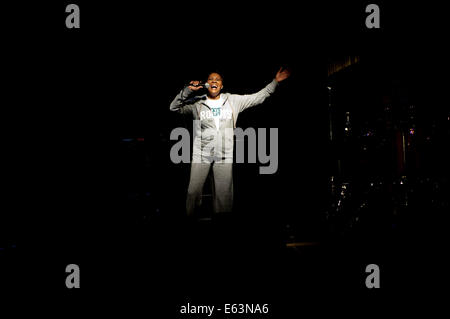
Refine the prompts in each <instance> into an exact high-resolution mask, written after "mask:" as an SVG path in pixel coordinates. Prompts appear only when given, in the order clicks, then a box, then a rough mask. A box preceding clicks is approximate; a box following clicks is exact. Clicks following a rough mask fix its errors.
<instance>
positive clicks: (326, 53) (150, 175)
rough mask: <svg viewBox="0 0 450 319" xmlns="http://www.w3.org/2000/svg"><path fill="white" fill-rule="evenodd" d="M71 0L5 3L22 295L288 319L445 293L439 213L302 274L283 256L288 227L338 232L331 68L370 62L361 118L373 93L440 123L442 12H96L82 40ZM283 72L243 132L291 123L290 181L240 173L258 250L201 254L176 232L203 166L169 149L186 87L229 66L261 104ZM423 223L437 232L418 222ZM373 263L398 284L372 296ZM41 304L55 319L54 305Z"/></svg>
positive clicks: (100, 5) (7, 142) (89, 12)
mask: <svg viewBox="0 0 450 319" xmlns="http://www.w3.org/2000/svg"><path fill="white" fill-rule="evenodd" d="M68 3H69V2H65V1H60V2H56V1H55V2H45V3H44V2H43V3H36V2H33V3H25V2H22V3H14V4H12V3H11V4H5V5H4V7H3V8H2V12H3V13H4V14H3V17H2V34H4V37H3V41H4V45H3V46H4V48H3V50H2V51H3V53H4V58H3V61H4V63H3V64H4V68H3V70H4V72H3V75H4V77H5V81H3V82H4V87H3V88H4V93H3V97H4V99H3V102H4V105H3V110H4V116H3V117H2V119H3V121H4V122H5V123H4V125H3V126H2V127H3V128H2V131H3V132H4V134H3V136H4V150H5V156H4V158H5V160H6V165H5V176H6V178H5V185H6V187H5V189H6V191H5V198H6V200H5V204H6V206H5V207H7V208H6V210H5V211H6V212H7V213H5V214H3V216H4V218H5V222H4V223H3V225H6V226H3V225H2V227H4V231H3V233H4V234H7V235H5V237H6V238H12V239H13V240H15V242H17V248H16V250H15V251H14V253H12V254H13V255H12V256H11V257H10V258H5V261H6V263H5V264H6V266H5V271H4V272H3V273H4V274H7V275H5V276H3V277H4V278H5V282H8V283H10V284H11V285H10V286H8V287H11V288H8V289H11V290H17V291H18V293H19V294H18V295H19V296H21V295H22V294H23V293H27V292H30V293H32V294H33V296H34V294H35V293H36V294H37V296H41V297H42V296H43V297H44V299H45V300H47V301H49V300H52V301H53V300H58V303H59V304H60V305H63V306H65V307H67V308H66V309H76V310H78V311H80V313H86V312H85V311H87V310H86V309H87V308H85V307H87V306H88V305H90V306H94V308H95V309H96V310H98V311H99V313H102V312H103V311H110V310H113V311H114V310H115V309H123V310H125V311H133V312H134V311H136V312H137V311H143V314H144V315H146V316H151V317H153V316H156V317H158V318H159V317H161V318H178V317H180V316H177V315H176V311H177V309H178V307H179V306H180V305H182V304H184V303H186V302H187V301H191V302H197V303H199V304H207V303H210V302H211V303H226V302H230V303H232V302H247V303H251V302H255V303H266V302H267V303H271V304H273V305H274V314H272V316H273V317H274V318H282V317H283V316H282V315H281V313H283V312H285V313H295V314H300V315H301V314H302V313H303V311H306V310H312V311H314V312H317V313H319V314H321V313H322V312H324V311H330V312H331V313H332V314H333V313H335V312H336V313H337V312H339V313H341V311H342V313H361V314H364V313H365V312H366V311H369V309H370V311H373V310H380V311H384V310H386V309H387V307H389V306H390V307H393V308H394V309H397V311H399V312H402V311H404V310H405V311H406V310H410V309H407V308H408V307H409V306H407V305H409V302H410V301H411V300H413V298H417V297H419V296H421V295H423V294H425V293H426V292H430V291H431V288H429V287H428V285H427V288H426V289H425V288H419V287H422V285H424V284H434V283H436V281H438V280H439V278H440V275H439V274H440V273H441V271H444V270H445V269H444V268H442V267H437V268H435V266H434V265H435V263H436V262H437V259H439V260H440V257H439V253H441V251H440V248H436V247H437V246H439V247H440V245H439V243H440V242H437V241H435V240H434V239H435V238H434V237H433V239H431V238H432V237H430V236H429V235H428V233H429V232H432V233H434V235H439V236H440V235H441V234H442V233H440V230H439V229H440V227H439V223H438V222H437V221H435V220H431V219H430V217H425V212H422V214H424V215H420V214H419V216H418V217H416V218H417V220H416V219H414V220H413V221H412V222H411V225H408V227H407V228H406V230H405V231H404V233H401V235H399V237H400V240H399V242H400V243H398V242H396V243H391V242H389V240H390V237H388V238H387V237H385V236H384V234H382V233H381V234H380V233H377V232H375V233H374V234H371V235H374V237H370V236H367V237H369V238H367V237H366V238H365V239H366V240H367V241H364V243H363V244H361V245H359V246H357V247H356V248H355V247H354V246H353V245H354V244H355V243H354V242H351V243H350V246H351V247H352V248H351V249H348V250H343V249H340V248H338V247H340V246H339V245H336V247H334V246H333V245H331V246H329V248H328V249H329V251H327V252H326V253H325V254H321V255H320V256H315V255H314V253H310V252H306V253H305V255H304V256H303V255H302V256H301V258H303V257H305V258H308V261H302V262H300V263H299V264H297V263H296V262H298V260H297V261H293V260H292V259H289V258H290V257H286V255H284V254H283V252H280V250H279V247H280V245H281V239H280V236H279V233H280V232H281V230H280V227H281V226H280V225H282V224H283V222H284V221H286V220H292V219H294V220H295V221H296V223H297V224H298V225H300V226H299V227H300V228H301V229H302V233H303V234H304V236H305V239H314V236H317V233H320V231H321V228H320V227H321V226H320V218H321V215H320V212H322V211H323V210H324V209H325V206H326V204H327V203H326V201H324V198H325V197H326V192H327V189H326V187H327V178H328V176H329V175H330V174H331V173H332V171H333V167H334V166H333V165H334V164H333V159H332V154H331V148H330V147H329V145H328V144H327V143H328V142H327V134H328V131H327V130H328V122H327V121H328V117H327V116H328V114H327V108H326V107H327V103H328V96H327V91H326V86H327V84H328V83H329V82H328V81H329V79H328V78H327V65H328V63H329V62H330V61H332V60H333V59H334V58H336V57H340V56H343V55H344V56H345V55H359V56H361V57H362V58H363V62H362V65H363V66H362V67H361V70H359V72H360V74H361V78H362V80H361V82H360V81H358V80H356V81H355V83H354V87H355V89H354V90H353V93H354V96H355V101H357V102H355V105H353V106H352V108H353V110H354V111H355V112H356V113H358V112H359V113H361V114H363V113H364V111H361V110H358V109H357V107H358V106H357V105H358V102H359V101H369V102H367V103H368V104H370V101H371V98H370V97H371V96H372V95H373V96H378V95H377V94H378V93H379V92H380V91H383V90H389V89H390V88H392V87H393V86H394V85H398V86H400V87H405V88H406V90H408V98H410V99H411V101H414V103H417V104H419V105H420V104H421V103H422V105H424V107H423V108H422V109H421V110H422V112H423V114H424V115H423V118H438V117H440V116H442V114H448V113H446V112H448V111H447V110H448V107H446V104H445V103H446V101H447V99H446V81H444V80H442V78H444V79H445V77H446V75H447V74H448V73H447V69H448V61H447V57H446V52H445V51H444V46H445V41H446V36H445V35H446V32H445V29H444V28H443V27H444V24H445V23H444V21H445V20H443V17H442V16H443V13H442V10H440V9H439V5H428V4H427V5H426V4H420V5H419V4H412V3H407V2H405V3H397V4H395V5H394V4H391V3H385V2H377V4H378V5H379V6H380V8H381V29H370V30H369V29H367V28H366V27H365V24H364V21H365V17H366V13H365V7H366V5H367V4H368V3H366V2H354V3H348V2H345V4H344V3H338V2H333V3H326V2H320V1H319V2H315V3H314V4H306V3H302V2H288V1H276V2H261V1H259V2H256V1H255V2H245V3H244V2H199V3H189V2H183V3H172V2H170V3H169V2H168V3H151V2H143V1H141V2H138V1H127V2H125V1H122V2H119V1H95V2H94V1H91V2H87V1H81V0H80V1H77V2H76V3H77V4H78V5H79V6H80V9H81V29H79V30H75V29H72V30H69V29H66V28H65V23H64V21H65V17H66V14H65V7H66V5H67V4H68ZM280 66H289V67H290V68H291V70H292V77H291V78H290V79H289V80H288V81H286V83H282V85H281V87H280V89H279V92H277V95H276V96H274V97H273V98H271V99H270V100H269V101H267V102H266V103H265V104H264V105H263V106H261V107H258V108H255V109H252V110H249V111H248V113H247V112H246V113H243V114H242V115H241V116H240V118H239V123H238V124H239V126H241V127H266V128H269V127H277V128H279V168H278V171H277V173H276V174H274V175H272V176H264V175H262V176H261V175H258V173H257V169H258V166H256V165H241V166H238V167H237V168H236V170H235V173H236V175H237V176H236V177H235V179H236V182H237V183H236V196H237V198H236V202H237V205H238V210H239V211H240V212H242V225H243V226H241V228H239V229H240V230H239V231H241V233H242V234H241V235H242V236H243V238H245V240H246V241H244V242H245V244H243V247H244V248H242V247H241V248H239V249H238V250H237V251H235V250H232V249H231V248H230V249H229V250H227V249H225V248H224V250H220V249H218V250H217V251H222V252H224V254H223V255H221V254H220V253H211V255H202V252H204V251H203V250H201V249H199V250H195V249H194V251H192V250H189V249H190V248H189V247H191V248H192V247H195V245H194V246H189V245H188V244H186V243H185V242H184V241H185V240H187V239H186V238H189V236H188V234H184V233H183V232H184V231H185V230H184V228H183V227H182V226H180V225H179V224H178V223H177V221H178V219H177V218H179V217H180V215H181V214H182V212H181V210H182V207H183V194H184V193H183V192H184V191H185V189H186V186H187V177H188V175H187V174H188V166H185V165H178V166H177V165H173V164H171V163H170V161H169V150H170V146H171V143H172V142H171V141H169V140H168V137H169V134H170V131H171V129H172V128H174V127H177V126H186V122H185V120H184V119H182V118H180V117H177V116H176V115H174V114H171V113H170V112H169V110H168V105H169V104H170V102H171V101H172V99H173V98H174V96H175V95H176V94H177V93H178V92H179V90H180V89H181V88H182V87H183V85H185V84H186V83H188V82H189V81H190V80H193V79H204V77H205V76H206V74H207V72H209V71H210V70H212V69H213V70H214V69H219V70H222V71H223V72H224V76H225V82H224V84H225V87H226V90H227V91H229V92H232V93H238V94H244V93H252V92H255V91H257V90H258V89H260V88H262V87H263V86H264V85H266V84H267V83H268V82H270V80H271V79H272V78H273V76H274V75H275V73H276V71H277V70H278V68H279V67H280ZM436 71H437V72H436ZM440 76H443V77H440ZM353 110H352V111H353ZM368 112H370V111H368ZM447 125H448V124H447ZM138 137H143V138H145V142H142V143H143V144H142V145H143V146H137V147H142V148H143V149H144V152H143V153H144V154H146V156H147V160H146V161H144V160H143V159H139V158H138V159H137V160H136V161H135V160H133V159H131V160H130V158H129V157H128V156H127V153H125V155H124V152H123V145H121V144H120V141H121V139H123V138H138ZM439 145H440V146H439V148H438V151H437V153H436V156H435V157H434V160H432V161H430V162H429V164H427V165H426V166H425V168H424V169H425V170H426V171H427V172H428V173H429V174H431V175H433V176H436V175H438V176H439V175H442V176H447V175H448V168H447V167H446V163H447V162H448V157H445V145H446V144H445V141H442V143H441V144H439ZM140 160H141V161H142V163H141V164H139V161H140ZM139 165H142V166H139ZM386 165H389V163H388V164H386ZM386 167H387V166H386ZM386 167H383V169H387V168H386ZM130 172H131V173H130ZM364 172H366V173H367V174H370V173H369V171H368V169H367V168H363V171H362V173H364ZM360 173H361V172H360ZM130 176H132V177H130ZM140 187H141V188H145V189H146V190H147V191H149V192H150V193H151V194H152V196H154V197H152V198H153V200H152V201H151V202H150V203H149V201H145V200H130V198H129V194H130V193H132V191H133V190H134V189H139V188H140ZM127 196H128V197H127ZM153 205H156V206H158V207H159V209H160V211H161V215H162V217H157V218H156V221H155V223H153V222H148V221H147V222H144V221H143V220H142V211H144V210H145V209H150V208H153ZM296 212H301V213H300V214H296ZM161 215H159V216H161ZM158 218H159V219H158ZM422 218H423V219H422ZM161 220H162V221H161ZM422 221H423V222H424V223H425V225H427V226H429V227H425V226H423V227H417V226H418V225H419V224H422ZM10 225H12V227H10ZM255 225H256V226H255ZM246 227H247V228H246ZM249 229H252V230H253V231H249ZM439 238H440V237H439ZM379 242H382V243H383V244H379ZM365 243H367V246H364V244H365ZM418 243H422V244H420V245H419V244H418ZM358 244H359V243H358ZM233 247H234V246H233ZM386 247H389V249H387V250H386V249H385V248H386ZM209 248H211V247H209ZM416 248H417V250H416ZM215 249H216V247H215V246H213V248H212V250H213V251H215ZM205 251H210V250H205ZM225 252H227V253H229V256H226V255H225ZM435 253H438V255H436V254H435ZM196 254H198V256H197V255H196ZM301 260H302V259H301ZM373 260H375V261H373ZM69 263H76V264H79V265H80V268H81V269H82V270H81V272H82V275H81V276H82V279H81V280H82V289H80V290H78V291H76V290H67V289H66V288H65V285H64V280H65V276H66V274H65V272H64V269H65V266H66V265H67V264H69ZM369 263H378V264H380V265H381V267H383V266H385V268H382V269H386V270H385V272H384V273H383V275H382V276H385V277H383V278H386V279H384V280H385V281H383V284H384V285H385V288H384V289H380V290H379V291H372V290H367V289H365V287H364V279H365V274H364V265H367V264H369ZM203 266H204V268H203ZM431 270H435V271H434V272H432V271H431ZM30 272H31V273H32V274H31V275H30ZM30 276H31V278H30ZM3 277H2V278H3ZM411 278H414V279H411ZM414 289H416V290H414ZM392 296H402V297H405V300H406V302H405V303H402V302H401V301H400V300H392V299H391V297H392ZM101 298H102V299H103V298H104V299H103V300H104V301H100V299H101ZM33 300H36V299H33ZM41 305H42V306H43V307H44V308H46V309H56V308H53V305H52V302H48V303H45V302H44V303H42V304H41ZM358 305H359V306H362V307H358ZM334 307H335V308H334ZM360 309H363V310H360ZM161 311H165V314H159V315H156V314H155V313H156V312H161ZM360 311H363V312H360ZM130 316H131V315H130ZM286 317H287V318H288V316H286Z"/></svg>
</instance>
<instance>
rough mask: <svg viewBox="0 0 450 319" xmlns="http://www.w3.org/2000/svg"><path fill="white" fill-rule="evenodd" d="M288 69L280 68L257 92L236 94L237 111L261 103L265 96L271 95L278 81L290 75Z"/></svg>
mask: <svg viewBox="0 0 450 319" xmlns="http://www.w3.org/2000/svg"><path fill="white" fill-rule="evenodd" d="M290 74H291V73H290V71H289V70H288V69H283V68H280V69H279V70H278V72H277V74H276V75H275V78H274V79H273V80H272V82H270V83H269V84H268V85H266V87H264V88H263V89H262V90H260V91H259V92H256V93H254V94H247V95H237V96H236V97H235V98H236V101H237V105H236V106H237V109H238V112H242V111H244V110H245V109H248V108H249V107H252V106H255V105H258V104H262V103H263V102H264V101H265V99H266V98H268V97H269V96H271V95H272V94H273V93H274V92H275V89H276V88H277V86H278V83H279V82H281V81H284V80H285V79H287V78H288V77H289V76H290Z"/></svg>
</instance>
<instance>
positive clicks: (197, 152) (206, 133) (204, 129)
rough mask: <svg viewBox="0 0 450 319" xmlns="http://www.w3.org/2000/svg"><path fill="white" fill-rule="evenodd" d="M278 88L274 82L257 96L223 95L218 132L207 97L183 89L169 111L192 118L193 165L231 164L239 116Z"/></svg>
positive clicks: (255, 94) (186, 88)
mask: <svg viewBox="0 0 450 319" xmlns="http://www.w3.org/2000/svg"><path fill="white" fill-rule="evenodd" d="M277 86H278V82H277V81H276V80H275V79H273V80H272V82H270V83H269V84H268V85H267V86H266V87H265V88H263V89H262V90H260V91H259V92H257V93H254V94H248V95H237V94H229V93H221V97H222V98H223V100H224V102H223V105H222V110H221V117H220V125H219V129H217V127H216V124H215V122H214V119H213V117H212V113H211V109H210V107H209V106H208V105H207V103H206V100H207V96H206V94H204V95H198V96H192V95H193V92H194V91H192V90H191V89H189V88H188V87H185V88H184V89H183V90H181V92H180V93H179V94H178V95H177V96H176V97H175V99H174V100H173V101H172V103H171V104H170V110H171V111H175V112H179V113H181V114H190V115H192V116H193V119H194V125H193V133H194V146H193V152H192V162H194V163H210V162H212V161H225V162H232V161H233V147H234V145H233V141H234V138H233V137H234V128H236V122H237V117H238V115H239V113H240V112H242V111H244V110H246V109H248V108H250V107H252V106H255V105H258V104H261V103H263V102H264V100H265V99H266V98H267V97H269V96H270V95H272V94H273V93H274V92H275V89H276V87H277Z"/></svg>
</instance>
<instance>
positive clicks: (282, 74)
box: [275, 67, 291, 82]
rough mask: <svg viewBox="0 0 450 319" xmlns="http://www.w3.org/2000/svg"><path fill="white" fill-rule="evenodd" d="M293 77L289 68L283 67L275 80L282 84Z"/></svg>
mask: <svg viewBox="0 0 450 319" xmlns="http://www.w3.org/2000/svg"><path fill="white" fill-rule="evenodd" d="M290 75H291V71H290V70H289V69H287V68H285V69H283V67H281V68H280V69H279V70H278V72H277V74H276V75H275V80H276V81H277V82H281V81H284V80H286V79H287V78H288V77H289V76H290Z"/></svg>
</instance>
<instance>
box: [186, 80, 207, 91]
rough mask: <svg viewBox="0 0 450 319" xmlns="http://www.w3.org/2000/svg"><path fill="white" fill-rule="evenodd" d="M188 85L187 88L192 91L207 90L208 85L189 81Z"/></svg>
mask: <svg viewBox="0 0 450 319" xmlns="http://www.w3.org/2000/svg"><path fill="white" fill-rule="evenodd" d="M189 84H190V85H189V86H188V88H190V89H191V90H192V91H198V90H200V89H203V88H205V89H207V88H208V87H209V83H202V82H201V81H191V82H189Z"/></svg>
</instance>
